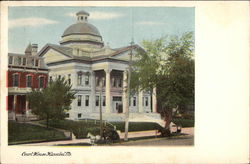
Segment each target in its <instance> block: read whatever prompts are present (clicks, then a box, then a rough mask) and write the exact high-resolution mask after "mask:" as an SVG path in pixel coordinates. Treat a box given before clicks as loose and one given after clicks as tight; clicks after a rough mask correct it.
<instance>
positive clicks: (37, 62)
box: [35, 59, 39, 67]
mask: <svg viewBox="0 0 250 164" xmlns="http://www.w3.org/2000/svg"><path fill="white" fill-rule="evenodd" d="M38 65H39V60H38V59H36V65H35V66H36V67H38Z"/></svg>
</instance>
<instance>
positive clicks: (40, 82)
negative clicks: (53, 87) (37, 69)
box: [39, 76, 44, 88]
mask: <svg viewBox="0 0 250 164" xmlns="http://www.w3.org/2000/svg"><path fill="white" fill-rule="evenodd" d="M39 88H44V77H43V76H41V77H39Z"/></svg>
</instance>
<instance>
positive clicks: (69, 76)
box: [68, 74, 71, 85]
mask: <svg viewBox="0 0 250 164" xmlns="http://www.w3.org/2000/svg"><path fill="white" fill-rule="evenodd" d="M68 84H69V85H70V84H71V74H68Z"/></svg>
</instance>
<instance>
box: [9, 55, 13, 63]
mask: <svg viewBox="0 0 250 164" xmlns="http://www.w3.org/2000/svg"><path fill="white" fill-rule="evenodd" d="M12 63H13V56H10V57H9V64H12Z"/></svg>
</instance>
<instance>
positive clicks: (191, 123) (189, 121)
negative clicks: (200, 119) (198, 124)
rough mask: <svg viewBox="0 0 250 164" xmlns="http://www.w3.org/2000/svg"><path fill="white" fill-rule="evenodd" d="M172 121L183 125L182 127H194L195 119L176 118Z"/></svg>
mask: <svg viewBox="0 0 250 164" xmlns="http://www.w3.org/2000/svg"><path fill="white" fill-rule="evenodd" d="M172 122H174V123H175V124H177V125H181V126H182V127H194V120H192V119H182V118H175V119H173V120H172Z"/></svg>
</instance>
